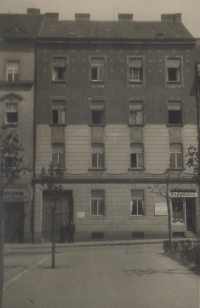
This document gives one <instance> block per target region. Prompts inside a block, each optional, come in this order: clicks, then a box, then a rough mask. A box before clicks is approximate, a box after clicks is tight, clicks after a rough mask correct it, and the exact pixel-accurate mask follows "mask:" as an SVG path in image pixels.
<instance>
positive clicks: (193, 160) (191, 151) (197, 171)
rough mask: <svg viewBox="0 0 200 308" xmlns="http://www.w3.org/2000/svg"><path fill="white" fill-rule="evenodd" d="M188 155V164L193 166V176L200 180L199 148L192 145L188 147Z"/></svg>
mask: <svg viewBox="0 0 200 308" xmlns="http://www.w3.org/2000/svg"><path fill="white" fill-rule="evenodd" d="M186 157H188V162H187V166H189V168H193V178H194V180H195V181H197V182H200V165H199V164H200V162H199V152H198V149H197V148H196V147H194V146H192V145H190V147H189V148H188V154H187V155H186Z"/></svg>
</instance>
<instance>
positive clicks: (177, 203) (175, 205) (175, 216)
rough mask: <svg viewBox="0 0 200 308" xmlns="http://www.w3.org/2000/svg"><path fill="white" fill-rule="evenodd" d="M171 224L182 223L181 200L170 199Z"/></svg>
mask: <svg viewBox="0 0 200 308" xmlns="http://www.w3.org/2000/svg"><path fill="white" fill-rule="evenodd" d="M172 223H175V224H183V223H184V211H183V199H172Z"/></svg>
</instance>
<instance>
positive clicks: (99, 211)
mask: <svg viewBox="0 0 200 308" xmlns="http://www.w3.org/2000/svg"><path fill="white" fill-rule="evenodd" d="M91 215H94V216H103V215H104V191H103V190H92V191H91Z"/></svg>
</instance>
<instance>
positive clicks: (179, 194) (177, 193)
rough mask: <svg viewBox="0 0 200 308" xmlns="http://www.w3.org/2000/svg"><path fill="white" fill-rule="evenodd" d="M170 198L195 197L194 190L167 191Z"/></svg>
mask: <svg viewBox="0 0 200 308" xmlns="http://www.w3.org/2000/svg"><path fill="white" fill-rule="evenodd" d="M169 196H170V197H171V198H196V197H197V193H196V192H188V191H171V192H170V193H169Z"/></svg>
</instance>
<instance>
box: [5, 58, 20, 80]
mask: <svg viewBox="0 0 200 308" xmlns="http://www.w3.org/2000/svg"><path fill="white" fill-rule="evenodd" d="M6 70H7V71H6V80H7V81H19V61H7V68H6Z"/></svg>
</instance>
